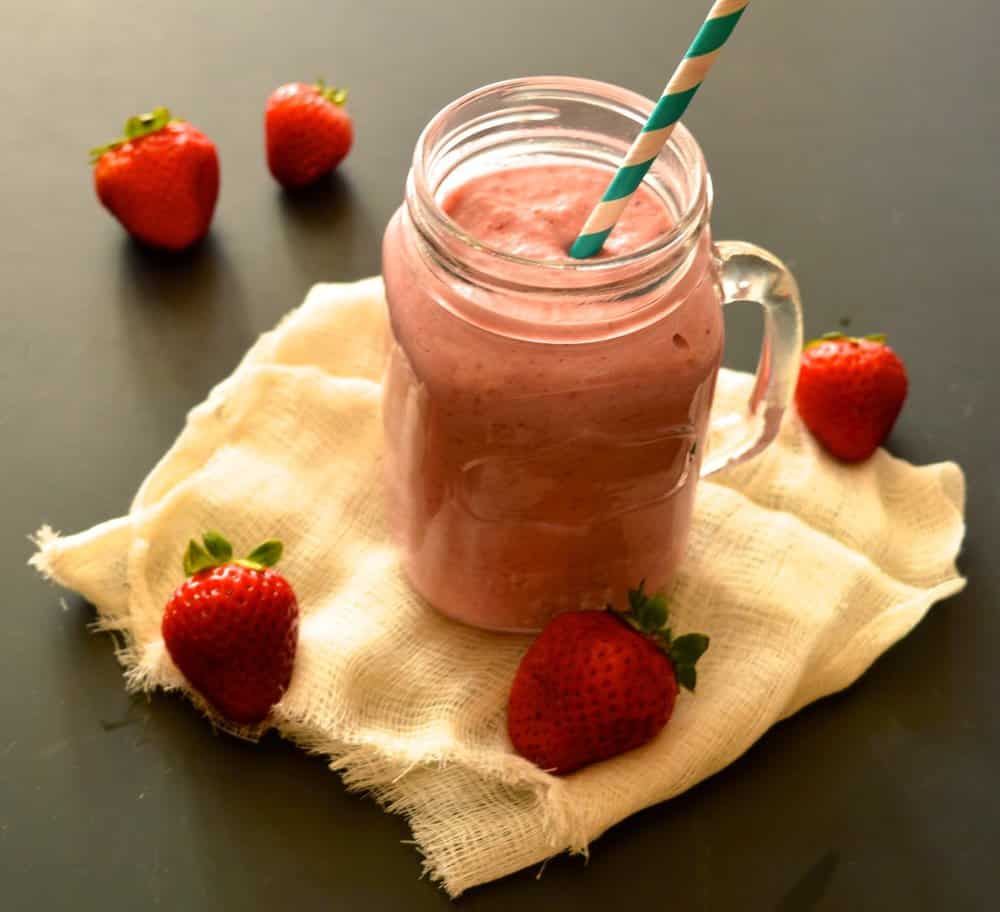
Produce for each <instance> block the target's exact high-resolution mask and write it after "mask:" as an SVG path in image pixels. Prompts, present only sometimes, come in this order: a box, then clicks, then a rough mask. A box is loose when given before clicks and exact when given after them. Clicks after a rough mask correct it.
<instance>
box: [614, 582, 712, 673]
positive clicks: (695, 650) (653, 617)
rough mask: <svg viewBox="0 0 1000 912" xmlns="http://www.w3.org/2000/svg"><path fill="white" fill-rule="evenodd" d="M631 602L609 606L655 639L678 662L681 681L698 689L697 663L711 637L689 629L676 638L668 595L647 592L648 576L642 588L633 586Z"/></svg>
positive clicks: (674, 662) (635, 627) (675, 663)
mask: <svg viewBox="0 0 1000 912" xmlns="http://www.w3.org/2000/svg"><path fill="white" fill-rule="evenodd" d="M628 602H629V607H628V610H626V611H624V612H617V611H615V610H614V609H613V608H612V607H611V606H610V605H609V606H608V610H609V611H611V612H612V613H613V614H614V615H615V616H616V617H618V618H619V619H621V620H622V621H624V622H625V623H626V624H628V625H629V626H630V627H631V628H632V629H633V630H635V631H636V632H637V633H640V634H642V635H643V636H645V637H647V638H648V639H650V640H652V641H653V642H655V643H656V645H657V646H659V648H660V649H662V650H663V651H664V652H665V653H666V654H667V658H669V659H670V662H671V664H672V665H673V666H674V675H675V677H676V678H677V683H678V684H680V686H681V687H684V688H686V689H687V690H690V691H694V688H695V685H696V684H697V682H698V673H697V671H696V670H695V665H696V664H697V662H698V659H700V658H701V657H702V656H703V655H704V654H705V651H706V650H707V649H708V644H709V638H708V637H707V636H705V634H703V633H687V634H685V635H684V636H680V637H677V639H674V638H673V636H672V633H671V630H670V627H669V626H668V624H667V622H668V620H669V618H670V609H669V606H668V604H667V597H666V595H665V594H664V593H663V592H657V593H655V594H654V595H647V594H646V581H645V580H642V582H640V583H639V588H638V589H629V591H628Z"/></svg>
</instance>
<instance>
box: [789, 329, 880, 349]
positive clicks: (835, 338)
mask: <svg viewBox="0 0 1000 912" xmlns="http://www.w3.org/2000/svg"><path fill="white" fill-rule="evenodd" d="M885 340H886V335H885V333H871V334H870V335H867V336H845V335H844V334H843V333H842V332H839V331H834V332H828V333H823V335H822V336H820V337H819V338H818V339H811V340H810V341H808V342H806V344H805V345H804V346H803V348H802V350H803V351H809V349H810V348H815V347H816V346H817V345H822V344H823V343H824V342H853V343H854V344H855V345H857V344H859V343H861V342H875V343H877V344H879V345H885Z"/></svg>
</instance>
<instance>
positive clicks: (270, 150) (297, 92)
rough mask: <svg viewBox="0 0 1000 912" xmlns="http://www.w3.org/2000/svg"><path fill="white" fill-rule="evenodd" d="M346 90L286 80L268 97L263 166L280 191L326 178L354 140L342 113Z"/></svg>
mask: <svg viewBox="0 0 1000 912" xmlns="http://www.w3.org/2000/svg"><path fill="white" fill-rule="evenodd" d="M346 101H347V92H346V90H343V89H335V88H331V87H329V86H327V85H326V84H325V83H324V82H323V81H322V80H319V81H317V82H316V84H315V85H308V84H307V83H304V82H291V83H288V84H287V85H283V86H281V87H280V88H278V89H275V91H274V92H273V93H272V94H271V97H270V98H268V100H267V109H266V111H265V113H264V135H265V139H266V142H267V165H268V167H269V168H270V169H271V174H273V175H274V179H275V180H276V181H278V183H280V184H281V185H282V186H283V187H287V188H288V189H295V188H298V187H304V186H306V185H308V184H311V183H313V182H315V181H317V180H319V178H321V177H323V176H324V175H325V174H329V173H330V172H331V171H333V169H334V168H336V167H337V165H339V164H340V163H341V161H343V159H344V157H345V156H346V155H347V153H348V152H350V150H351V145H352V143H353V142H354V124H353V121H352V120H351V115H350V114H348V113H347V111H346V110H345V109H344V103H345V102H346Z"/></svg>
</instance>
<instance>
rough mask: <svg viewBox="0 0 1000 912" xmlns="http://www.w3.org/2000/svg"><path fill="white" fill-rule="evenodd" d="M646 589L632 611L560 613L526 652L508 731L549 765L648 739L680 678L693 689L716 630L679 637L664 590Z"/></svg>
mask: <svg viewBox="0 0 1000 912" xmlns="http://www.w3.org/2000/svg"><path fill="white" fill-rule="evenodd" d="M643 588H644V587H643V585H642V584H640V585H639V588H638V589H633V590H631V591H630V592H629V602H630V603H631V611H630V612H627V613H625V614H619V613H617V612H615V611H613V610H611V609H610V608H609V609H608V610H607V611H574V612H569V613H566V614H560V615H557V616H556V617H555V618H554V619H553V620H552V621H550V622H549V624H548V625H547V626H546V628H545V629H544V630H543V631H542V632H541V634H540V635H539V637H538V639H537V640H535V642H534V643H532V645H531V647H530V648H529V649H528V651H527V652H526V653H525V655H524V658H523V659H521V664H520V665H519V666H518V669H517V674H516V675H515V677H514V686H513V687H512V688H511V691H510V700H509V702H508V705H507V731H508V733H509V734H510V740H511V741H512V742H513V744H514V749H515V750H516V751H517V752H518V753H519V754H521V755H522V756H523V757H526V758H527V759H528V760H531V761H532V762H533V763H535V764H537V765H538V766H540V767H542V769H546V770H550V771H551V772H553V773H555V774H557V775H562V774H564V773H569V772H572V771H573V770H575V769H578V768H579V767H581V766H586V765H587V764H588V763H594V762H596V761H598V760H605V759H607V758H608V757H612V756H614V755H615V754H620V753H623V752H624V751H627V750H631V749H632V748H634V747H638V746H639V745H640V744H645V743H646V742H647V741H649V740H650V739H651V738H653V737H654V736H655V735H656V734H657V732H659V731H660V729H662V728H663V726H664V725H666V724H667V722H668V721H669V719H670V716H671V715H672V713H673V711H674V702H675V701H676V699H677V685H678V683H680V684H681V686H683V687H686V688H687V689H688V690H694V686H695V682H696V680H697V675H696V673H695V667H694V666H695V663H696V662H697V661H698V659H699V658H700V657H701V655H702V654H703V653H704V652H705V650H706V649H707V648H708V637H706V636H704V635H702V634H700V633H690V634H687V635H686V636H682V637H678V638H677V639H676V640H674V639H672V638H671V635H670V629H669V628H668V627H667V626H666V624H667V601H666V598H665V597H664V596H663V594H662V593H657V594H656V595H654V596H652V597H650V596H647V595H646V593H645V592H644V591H643Z"/></svg>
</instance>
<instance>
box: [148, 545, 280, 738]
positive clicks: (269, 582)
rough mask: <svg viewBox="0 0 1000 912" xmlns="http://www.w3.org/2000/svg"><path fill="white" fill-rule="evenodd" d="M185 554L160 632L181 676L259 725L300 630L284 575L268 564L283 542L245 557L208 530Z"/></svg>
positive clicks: (234, 717)
mask: <svg viewBox="0 0 1000 912" xmlns="http://www.w3.org/2000/svg"><path fill="white" fill-rule="evenodd" d="M202 541H203V542H204V547H202V545H200V544H198V542H196V541H192V542H191V543H190V544H189V545H188V549H187V552H186V553H185V555H184V573H185V575H186V576H187V577H188V579H187V580H186V581H185V582H184V583H182V584H181V585H180V586H178V587H177V589H176V590H175V591H174V593H173V595H171V596H170V601H168V602H167V608H166V611H165V612H164V615H163V623H162V628H161V630H162V633H163V641H164V643H166V646H167V651H168V652H169V653H170V658H171V659H173V660H174V664H175V665H176V666H177V667H178V668H179V669H180V670H181V672H182V673H183V674H184V677H185V678H187V679H188V681H189V682H190V683H191V685H192V686H193V687H194V688H195V689H196V690H197V691H199V692H200V693H201V695H202V696H203V697H204V698H205V699H206V700H207V701H208V702H209V703H211V704H212V706H214V707H215V708H216V709H217V710H218V711H219V712H220V713H222V715H224V716H225V717H226V718H228V719H229V720H230V721H232V722H236V723H238V724H240V725H252V724H255V723H257V722H261V721H263V720H264V718H265V717H266V716H267V714H268V712H269V711H270V709H271V707H272V706H273V705H274V704H275V703H277V702H278V700H280V699H281V696H282V694H284V692H285V691H286V690H287V689H288V683H289V681H290V680H291V677H292V665H293V663H294V661H295V647H296V643H297V641H298V632H299V607H298V603H297V601H296V599H295V593H294V592H293V591H292V587H291V586H290V585H289V584H288V582H287V581H286V580H285V578H284V577H283V576H282V575H281V574H280V573H277V572H275V571H274V570H271V569H270V567H271V566H272V565H273V564H275V563H277V562H278V560H279V559H280V558H281V550H282V549H281V542H278V541H268V542H265V543H264V544H262V545H260V546H259V547H258V548H255V549H254V550H253V551H252V552H251V553H250V556H249V557H247V558H246V559H245V560H233V559H232V556H233V549H232V546H231V545H230V544H229V542H227V541H226V540H225V539H224V538H223V537H222V536H221V535H219V533H218V532H206V533H205V536H204V538H203V539H202Z"/></svg>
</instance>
